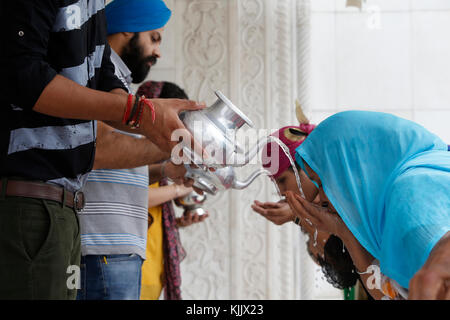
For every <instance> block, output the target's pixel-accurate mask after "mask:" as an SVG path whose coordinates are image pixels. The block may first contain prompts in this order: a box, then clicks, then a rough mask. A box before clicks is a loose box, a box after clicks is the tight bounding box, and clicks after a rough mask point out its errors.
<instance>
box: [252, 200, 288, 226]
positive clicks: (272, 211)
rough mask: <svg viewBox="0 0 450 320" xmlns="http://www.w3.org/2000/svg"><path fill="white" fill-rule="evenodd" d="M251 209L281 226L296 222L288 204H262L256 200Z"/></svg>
mask: <svg viewBox="0 0 450 320" xmlns="http://www.w3.org/2000/svg"><path fill="white" fill-rule="evenodd" d="M251 207H252V209H253V211H255V212H257V213H259V214H260V215H262V216H263V217H264V218H266V219H267V220H269V221H271V222H273V223H274V224H276V225H279V226H280V225H283V224H285V223H286V222H293V221H294V220H295V215H294V213H293V212H292V210H291V208H290V207H289V204H288V203H287V202H265V203H262V202H259V201H257V200H255V201H254V204H252V206H251Z"/></svg>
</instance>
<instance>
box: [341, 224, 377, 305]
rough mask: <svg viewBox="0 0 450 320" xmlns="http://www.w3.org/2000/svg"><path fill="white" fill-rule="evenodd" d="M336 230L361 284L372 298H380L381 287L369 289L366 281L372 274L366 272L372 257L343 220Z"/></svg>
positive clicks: (372, 259)
mask: <svg viewBox="0 0 450 320" xmlns="http://www.w3.org/2000/svg"><path fill="white" fill-rule="evenodd" d="M341 221H342V220H341ZM338 230H339V231H338V234H337V235H336V236H337V237H339V238H340V239H341V240H342V242H343V243H344V245H345V248H346V249H347V250H348V253H349V254H350V257H351V258H352V261H353V265H354V266H355V267H356V269H357V271H358V272H359V275H360V278H361V282H362V284H363V286H364V287H365V288H366V289H367V291H368V292H369V293H370V295H371V296H372V297H373V298H374V299H377V300H380V299H381V298H383V297H384V294H383V293H382V292H381V290H380V289H381V288H372V289H371V288H370V286H369V285H368V283H369V281H370V280H371V279H370V278H371V277H373V276H374V275H373V274H372V273H366V271H367V269H368V268H369V266H371V265H372V262H373V261H374V257H373V256H372V255H371V254H370V253H369V252H368V251H367V250H366V249H365V248H364V247H363V246H362V245H361V244H360V243H359V241H358V240H357V239H356V238H355V236H354V235H353V234H352V233H351V232H350V230H349V229H348V228H347V226H346V225H345V223H344V222H343V221H342V223H341V224H340V226H339V227H338Z"/></svg>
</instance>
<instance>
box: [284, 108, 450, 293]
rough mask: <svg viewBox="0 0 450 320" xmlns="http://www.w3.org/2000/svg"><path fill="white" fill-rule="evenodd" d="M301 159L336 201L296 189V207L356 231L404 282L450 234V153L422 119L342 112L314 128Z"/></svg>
mask: <svg viewBox="0 0 450 320" xmlns="http://www.w3.org/2000/svg"><path fill="white" fill-rule="evenodd" d="M296 161H297V162H298V164H299V165H300V166H301V167H302V168H303V169H304V170H305V172H306V173H307V174H308V175H309V176H310V178H311V179H312V180H313V181H314V182H315V183H316V184H317V186H318V188H319V192H320V195H321V198H322V200H323V202H327V201H329V209H328V211H324V209H322V208H319V207H316V206H314V205H312V204H309V203H308V202H307V201H306V200H305V199H303V198H301V197H299V196H297V197H296V196H294V195H293V194H291V193H289V194H288V195H287V196H288V201H289V203H290V205H291V208H292V209H293V210H294V211H295V212H296V214H297V215H299V216H300V217H303V218H308V221H310V222H312V223H313V224H315V225H316V227H317V228H318V229H321V228H322V229H328V230H325V231H329V232H330V231H331V232H332V233H335V234H336V235H338V236H341V237H342V239H345V238H348V237H347V236H344V235H342V234H341V233H345V232H346V231H345V230H347V231H348V232H351V234H352V235H353V236H354V238H356V239H357V241H358V242H359V244H360V245H361V246H362V247H363V248H364V249H365V250H366V252H367V258H366V260H367V259H369V257H373V258H375V259H377V260H378V261H379V264H380V267H381V272H382V273H383V274H384V275H385V276H387V277H389V278H391V279H393V280H395V282H396V283H398V284H399V285H400V286H401V287H403V288H405V289H408V287H409V282H410V280H411V278H413V276H414V274H415V273H416V272H417V271H418V270H419V269H420V268H421V267H422V266H423V265H424V263H425V262H426V260H427V258H428V257H429V255H430V252H431V250H432V249H433V248H434V247H435V245H436V244H437V243H438V242H439V241H440V240H441V239H442V240H444V239H448V238H450V237H448V235H449V230H450V153H449V152H448V146H447V145H446V144H445V143H444V142H443V141H442V140H441V139H439V137H437V136H436V135H434V134H432V133H430V132H429V131H427V130H426V129H424V128H423V127H421V126H419V125H418V124H416V123H413V122H411V121H408V120H404V119H401V118H398V117H396V116H393V115H389V114H385V113H378V112H364V111H347V112H341V113H338V114H336V115H334V116H332V117H330V118H328V119H326V120H325V121H323V122H322V123H321V124H320V125H319V126H318V127H317V128H316V129H315V130H314V131H313V132H312V133H311V135H310V136H309V137H308V139H307V140H306V141H305V142H304V143H303V144H302V145H301V146H300V147H299V148H298V149H297V150H296ZM329 212H331V214H330V213H329ZM333 213H335V214H333ZM446 241H448V240H446ZM346 247H351V246H348V245H347V243H346ZM352 258H353V256H352ZM366 265H367V266H368V265H370V262H369V263H366ZM359 271H361V272H364V271H366V270H359ZM406 291H407V290H406ZM444 297H445V295H444Z"/></svg>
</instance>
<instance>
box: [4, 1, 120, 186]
mask: <svg viewBox="0 0 450 320" xmlns="http://www.w3.org/2000/svg"><path fill="white" fill-rule="evenodd" d="M104 6H105V2H104V0H43V1H27V0H13V1H1V3H0V30H2V34H3V35H4V39H3V40H4V41H3V44H4V46H2V50H0V70H2V72H3V74H2V80H1V81H2V84H1V85H0V176H4V177H5V176H6V177H21V178H23V179H29V180H40V181H47V182H50V183H54V184H58V185H61V186H64V187H66V188H67V189H68V190H69V191H72V192H73V191H76V190H78V189H80V188H81V187H82V185H83V183H84V181H85V179H86V173H88V172H89V171H90V170H91V169H92V165H93V161H94V153H95V140H96V122H95V121H85V120H74V119H62V118H56V117H51V116H47V115H44V114H41V113H37V112H34V111H32V108H33V107H34V105H35V104H36V102H37V100H38V99H39V97H40V95H41V94H42V92H43V91H44V89H45V87H46V86H47V85H48V84H49V83H50V82H51V81H52V80H53V78H54V77H55V76H56V75H57V74H59V75H61V76H64V77H66V78H68V79H70V80H73V81H75V82H76V83H78V84H80V85H82V86H85V87H88V88H92V89H97V90H101V91H111V90H112V89H115V88H122V89H125V87H124V85H123V83H122V82H121V81H120V80H119V79H118V77H117V76H116V75H115V74H114V70H115V69H114V65H113V64H112V62H111V59H110V54H111V49H110V47H109V45H108V43H107V39H106V18H105V14H104ZM61 108H64V103H61Z"/></svg>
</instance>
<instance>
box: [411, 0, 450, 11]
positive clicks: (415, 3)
mask: <svg viewBox="0 0 450 320" xmlns="http://www.w3.org/2000/svg"><path fill="white" fill-rule="evenodd" d="M411 7H412V9H413V10H450V1H448V0H411Z"/></svg>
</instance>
